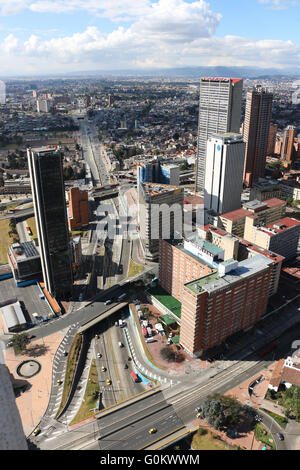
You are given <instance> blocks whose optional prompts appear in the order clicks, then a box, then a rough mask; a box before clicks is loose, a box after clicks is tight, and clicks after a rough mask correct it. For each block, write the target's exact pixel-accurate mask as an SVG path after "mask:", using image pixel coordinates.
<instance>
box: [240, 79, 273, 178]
mask: <svg viewBox="0 0 300 470" xmlns="http://www.w3.org/2000/svg"><path fill="white" fill-rule="evenodd" d="M272 101H273V95H272V93H268V92H267V91H265V90H264V89H262V88H261V87H260V86H257V87H256V88H255V89H254V90H250V91H248V92H247V98H246V111H245V122H244V131H243V137H244V141H245V142H246V154H245V168H244V182H245V183H246V184H247V186H248V187H251V186H252V184H253V183H255V182H256V181H258V180H259V178H262V177H263V176H264V174H265V166H266V157H267V149H268V142H269V132H270V122H271V117H272Z"/></svg>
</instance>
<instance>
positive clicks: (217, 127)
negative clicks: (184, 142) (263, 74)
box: [196, 78, 243, 192]
mask: <svg viewBox="0 0 300 470" xmlns="http://www.w3.org/2000/svg"><path fill="white" fill-rule="evenodd" d="M242 91H243V80H242V79H234V78H201V82H200V98H199V122H198V148H197V160H196V191H197V192H202V191H204V184H205V162H206V145H207V140H208V139H209V138H210V137H211V136H212V135H213V134H216V133H219V132H239V130H240V125H241V105H242Z"/></svg>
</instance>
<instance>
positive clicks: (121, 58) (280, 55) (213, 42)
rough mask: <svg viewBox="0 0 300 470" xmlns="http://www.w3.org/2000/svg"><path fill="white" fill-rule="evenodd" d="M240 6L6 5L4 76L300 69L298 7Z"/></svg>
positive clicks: (149, 0)
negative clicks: (222, 68)
mask: <svg viewBox="0 0 300 470" xmlns="http://www.w3.org/2000/svg"><path fill="white" fill-rule="evenodd" d="M236 3H237V2H236V1H234V0H229V1H226V2H221V0H211V1H210V2H206V1H204V0H198V1H197V0H196V1H193V0H158V1H155V2H154V1H153V0H143V1H139V2H138V3H136V2H133V1H132V0H126V1H120V0H114V1H113V2H110V3H109V4H108V3H107V2H104V1H97V2H95V1H94V0H89V1H87V2H84V3H82V2H80V1H78V0H69V1H68V2H67V3H65V2H62V1H60V0H55V1H54V0H53V1H44V0H40V1H34V0H23V1H13V2H11V1H7V0H1V1H0V59H1V60H2V75H3V76H7V75H10V76H14V75H15V76H18V75H30V74H32V75H35V74H47V73H51V74H52V73H67V72H77V71H93V70H99V71H101V70H103V71H105V70H122V69H129V70H131V69H132V70H133V69H137V70H147V69H157V68H166V69H168V68H172V67H189V66H203V65H206V66H216V65H221V66H231V67H232V66H252V67H253V66H255V67H264V68H271V67H272V68H274V67H275V68H278V69H282V70H284V69H285V68H288V69H293V68H294V69H295V72H297V71H299V70H300V67H299V64H298V56H299V51H300V39H299V33H298V28H297V12H298V13H299V9H300V2H295V1H289V0H247V1H245V2H243V7H242V8H239V7H237V5H236ZM245 18H247V21H245Z"/></svg>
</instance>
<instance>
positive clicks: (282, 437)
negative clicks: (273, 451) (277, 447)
mask: <svg viewBox="0 0 300 470" xmlns="http://www.w3.org/2000/svg"><path fill="white" fill-rule="evenodd" d="M277 437H278V439H279V440H280V441H284V435H283V434H281V432H278V433H277Z"/></svg>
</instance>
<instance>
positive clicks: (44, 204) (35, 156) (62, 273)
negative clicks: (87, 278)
mask: <svg viewBox="0 0 300 470" xmlns="http://www.w3.org/2000/svg"><path fill="white" fill-rule="evenodd" d="M27 156H28V166H29V171H30V180H31V187H32V196H33V203H34V212H35V219H36V227H37V234H38V240H39V249H40V256H41V264H42V271H43V277H44V282H45V287H46V289H47V290H48V291H49V292H50V293H51V294H52V295H53V296H54V297H55V298H57V299H67V298H68V297H70V295H71V292H72V284H73V275H72V264H71V253H70V244H69V230H68V224H67V212H66V202H65V189H64V180H63V171H62V154H61V152H60V151H59V150H56V149H54V150H53V149H51V150H49V149H48V148H37V149H28V150H27Z"/></svg>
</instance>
